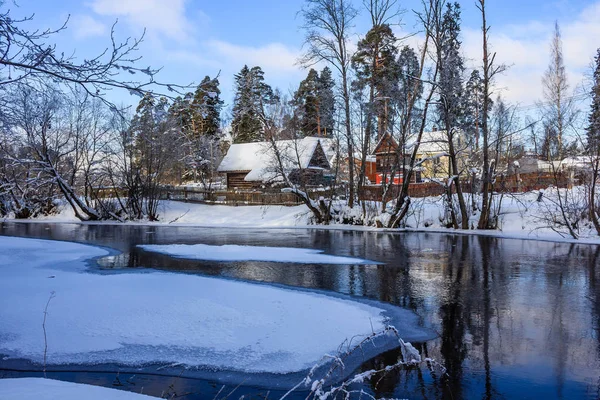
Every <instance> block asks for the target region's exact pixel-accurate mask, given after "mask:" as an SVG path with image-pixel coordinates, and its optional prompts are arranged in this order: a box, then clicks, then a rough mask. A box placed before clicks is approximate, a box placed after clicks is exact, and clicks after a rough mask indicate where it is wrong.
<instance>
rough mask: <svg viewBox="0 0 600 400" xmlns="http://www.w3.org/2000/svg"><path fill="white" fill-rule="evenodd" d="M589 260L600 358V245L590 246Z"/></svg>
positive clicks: (590, 285)
mask: <svg viewBox="0 0 600 400" xmlns="http://www.w3.org/2000/svg"><path fill="white" fill-rule="evenodd" d="M589 252H590V254H589V255H588V257H587V260H588V265H587V267H588V291H589V295H588V297H589V300H590V301H591V302H592V307H591V311H592V321H593V323H594V327H593V329H594V331H595V336H596V341H597V345H596V352H597V356H596V357H597V359H598V360H600V277H599V275H600V267H599V266H598V264H600V246H595V247H594V248H590V250H589ZM596 394H597V396H598V398H599V399H600V375H599V376H598V388H597V392H596Z"/></svg>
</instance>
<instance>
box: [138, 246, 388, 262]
mask: <svg viewBox="0 0 600 400" xmlns="http://www.w3.org/2000/svg"><path fill="white" fill-rule="evenodd" d="M138 247H140V248H141V249H143V250H145V251H149V252H154V253H161V254H167V255H169V256H172V257H178V258H187V259H193V260H212V261H269V262H290V263H298V264H378V263H377V262H376V261H369V260H362V259H360V258H352V257H339V256H332V255H329V254H322V253H323V251H321V250H315V249H300V248H293V247H264V246H238V245H223V246H211V245H207V244H192V245H187V244H169V245H155V244H148V245H139V246H138Z"/></svg>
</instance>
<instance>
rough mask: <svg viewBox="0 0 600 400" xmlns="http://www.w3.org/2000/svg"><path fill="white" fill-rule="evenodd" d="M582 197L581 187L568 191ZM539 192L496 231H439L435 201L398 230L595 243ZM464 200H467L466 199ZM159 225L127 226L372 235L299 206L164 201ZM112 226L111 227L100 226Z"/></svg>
mask: <svg viewBox="0 0 600 400" xmlns="http://www.w3.org/2000/svg"><path fill="white" fill-rule="evenodd" d="M573 193H575V194H576V195H577V196H583V195H584V193H582V188H576V190H575V191H574V192H573ZM538 194H539V192H531V193H523V194H515V195H507V196H504V198H503V201H502V208H501V213H500V214H501V216H500V221H499V222H500V223H499V226H500V227H499V229H498V230H492V231H480V230H476V229H471V230H469V231H462V230H460V231H455V230H453V229H448V228H445V227H444V226H443V223H442V221H443V219H444V205H445V203H444V200H443V199H442V198H441V197H428V198H417V199H413V203H412V207H411V212H410V213H409V217H408V219H407V227H406V228H403V229H400V230H401V231H402V230H404V231H425V232H453V233H460V234H477V235H488V236H499V237H505V238H516V239H536V240H549V241H566V242H578V243H600V237H599V236H598V235H596V233H595V231H594V229H593V228H592V227H591V224H589V223H587V224H586V223H581V224H580V229H579V232H578V234H579V239H578V240H576V241H575V240H572V239H571V238H570V237H569V234H568V233H567V231H566V230H565V229H564V228H560V227H558V226H552V224H551V223H550V222H549V219H550V218H549V217H550V215H551V214H552V213H554V214H556V215H557V216H559V213H558V210H557V209H556V195H555V191H549V190H547V191H545V193H544V196H543V200H542V201H541V202H538V201H537V198H538ZM467 201H468V199H467ZM380 207H381V206H380V205H377V204H373V205H372V210H373V214H372V215H371V216H370V219H371V221H374V220H375V219H377V218H379V219H381V220H384V221H385V217H386V214H383V215H381V216H377V215H376V213H377V212H378V211H377V210H379V209H380ZM344 212H345V213H346V215H348V216H354V217H360V214H361V209H360V208H359V207H356V208H355V209H354V210H351V211H348V210H345V211H344ZM477 217H478V216H477V214H476V215H474V216H473V217H472V220H471V225H472V226H476V225H477ZM160 219H161V220H160V222H130V223H131V224H158V225H161V224H162V225H173V226H204V227H227V228H230V227H240V228H258V227H260V228H318V229H348V230H378V229H377V228H375V227H374V226H352V225H336V224H332V225H328V226H322V225H311V222H310V212H309V211H308V209H307V208H306V207H305V206H303V205H300V206H294V207H285V206H235V207H234V206H224V205H206V204H193V203H183V202H177V201H165V202H163V203H162V205H161V212H160ZM28 221H31V222H73V223H79V222H80V221H79V220H78V219H77V218H75V216H74V215H73V212H72V210H71V209H70V208H69V207H63V209H62V211H61V213H60V214H59V215H55V216H48V217H42V218H38V219H35V220H28ZM103 223H115V222H103Z"/></svg>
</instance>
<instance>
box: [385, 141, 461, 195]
mask: <svg viewBox="0 0 600 400" xmlns="http://www.w3.org/2000/svg"><path fill="white" fill-rule="evenodd" d="M463 141H464V140H463V138H462V135H461V134H458V135H456V143H455V147H456V148H457V149H462V147H461V146H464V143H462V142H463ZM413 146H414V143H411V144H408V145H407V147H406V148H405V149H404V150H402V151H399V150H398V143H397V142H396V140H395V139H394V138H393V137H392V136H390V135H389V134H386V135H384V136H383V137H382V138H381V139H380V140H379V142H378V143H377V145H376V147H375V150H374V151H373V155H374V156H375V159H376V174H375V178H376V179H375V183H376V184H378V185H380V184H382V183H384V182H389V181H388V180H389V177H390V175H391V171H392V170H393V169H397V168H401V166H402V165H408V164H409V163H410V157H411V155H412V149H413V148H414V147H413ZM400 157H403V158H404V160H402V159H401V158H400ZM448 161H449V160H448V139H447V136H446V132H445V131H438V130H434V131H432V132H423V135H422V137H421V141H420V143H419V149H418V152H417V159H416V162H417V163H418V165H419V166H418V167H417V168H415V170H414V172H415V173H414V174H413V175H412V181H413V182H415V183H419V182H422V181H423V180H425V179H441V178H446V177H447V176H448ZM403 176H404V171H396V172H395V174H394V183H395V184H401V183H402V182H403Z"/></svg>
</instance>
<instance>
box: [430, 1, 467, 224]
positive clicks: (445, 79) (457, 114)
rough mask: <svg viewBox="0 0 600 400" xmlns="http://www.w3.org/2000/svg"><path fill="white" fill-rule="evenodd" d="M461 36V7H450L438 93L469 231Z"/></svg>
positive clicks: (440, 38) (442, 34)
mask: <svg viewBox="0 0 600 400" xmlns="http://www.w3.org/2000/svg"><path fill="white" fill-rule="evenodd" d="M459 35H460V5H459V4H458V3H448V4H447V7H446V11H445V12H444V14H443V16H442V19H441V25H439V26H437V35H436V39H437V40H436V41H437V43H436V44H437V59H438V60H437V62H438V73H439V76H438V82H437V84H438V93H439V102H438V106H437V113H438V121H439V123H440V124H441V125H442V126H443V128H444V130H445V131H446V138H447V140H448V158H449V171H448V177H449V178H451V181H449V182H453V183H454V186H455V188H456V197H457V199H458V204H459V208H460V214H461V221H460V227H461V228H462V229H468V228H469V215H468V212H467V206H466V203H465V199H464V196H463V193H462V188H461V182H460V179H459V176H460V173H461V169H460V167H459V165H458V158H459V156H460V154H459V153H460V148H457V145H458V143H459V142H460V141H459V140H458V139H457V136H458V134H459V132H460V128H461V121H462V117H463V115H464V88H463V75H464V69H465V68H464V62H463V58H462V55H461V54H460V45H461V42H460V40H459ZM446 190H447V191H448V192H447V194H446V199H447V201H448V203H449V204H448V209H449V211H450V216H451V219H452V221H451V223H452V225H453V226H454V227H455V228H459V220H458V218H457V216H456V212H455V210H454V205H453V196H452V191H451V188H450V184H449V185H448V187H447V188H446Z"/></svg>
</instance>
